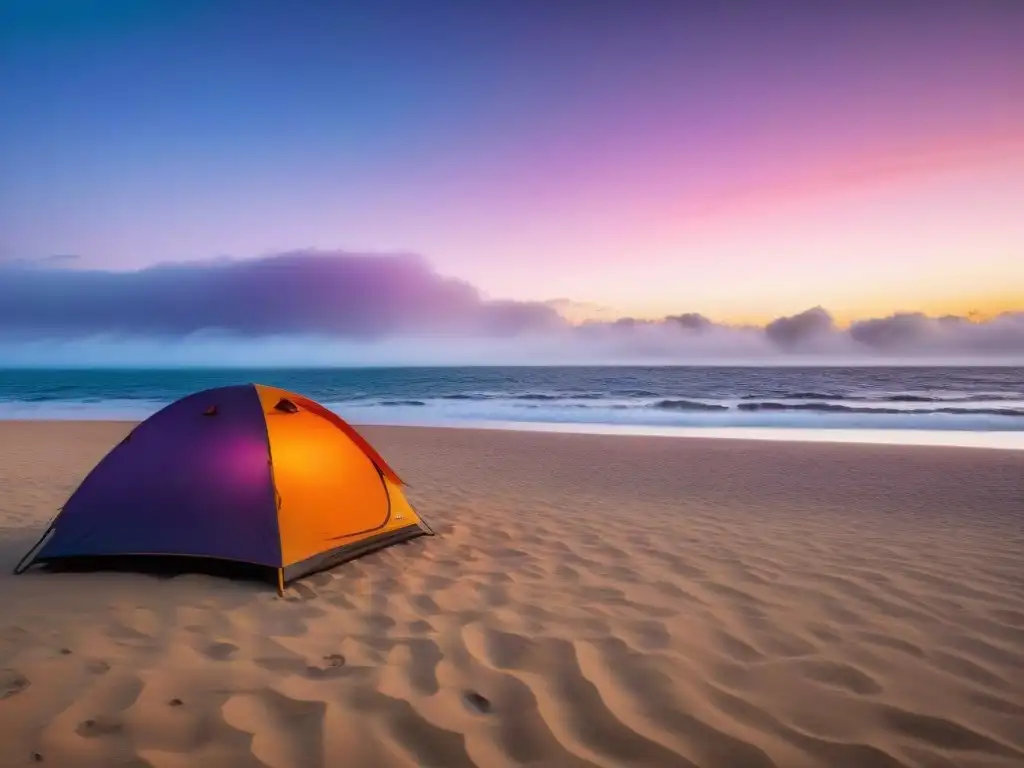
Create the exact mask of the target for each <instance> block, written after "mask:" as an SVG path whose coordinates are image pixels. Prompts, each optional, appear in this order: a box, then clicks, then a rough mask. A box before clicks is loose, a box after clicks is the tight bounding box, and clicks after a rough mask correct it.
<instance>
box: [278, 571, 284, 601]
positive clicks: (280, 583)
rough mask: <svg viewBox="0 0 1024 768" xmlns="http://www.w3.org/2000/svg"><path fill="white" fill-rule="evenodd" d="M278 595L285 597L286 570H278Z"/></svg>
mask: <svg viewBox="0 0 1024 768" xmlns="http://www.w3.org/2000/svg"><path fill="white" fill-rule="evenodd" d="M277 594H278V595H280V596H282V597H284V568H278V569H277Z"/></svg>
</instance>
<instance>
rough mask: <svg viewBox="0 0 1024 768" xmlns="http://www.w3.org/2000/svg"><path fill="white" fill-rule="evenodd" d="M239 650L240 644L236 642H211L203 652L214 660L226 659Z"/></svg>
mask: <svg viewBox="0 0 1024 768" xmlns="http://www.w3.org/2000/svg"><path fill="white" fill-rule="evenodd" d="M237 650H238V646H237V645H235V644H234V643H210V645H208V646H206V648H204V649H203V653H205V654H206V655H207V656H208V657H209V658H211V659H213V660H214V661H225V660H227V659H229V658H230V657H231V655H232V654H233V653H234V652H235V651H237Z"/></svg>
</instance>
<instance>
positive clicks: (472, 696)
mask: <svg viewBox="0 0 1024 768" xmlns="http://www.w3.org/2000/svg"><path fill="white" fill-rule="evenodd" d="M462 699H463V701H465V702H466V706H467V707H469V708H470V709H472V710H473V711H474V712H478V713H480V714H481V715H487V714H490V711H491V702H490V700H489V699H487V698H486V697H485V696H482V695H481V694H479V693H477V692H476V691H467V692H466V693H465V694H463V696H462Z"/></svg>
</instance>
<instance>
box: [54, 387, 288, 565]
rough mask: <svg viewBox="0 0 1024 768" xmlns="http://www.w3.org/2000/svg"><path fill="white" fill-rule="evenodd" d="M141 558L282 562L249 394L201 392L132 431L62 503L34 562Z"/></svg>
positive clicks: (266, 457)
mask: <svg viewBox="0 0 1024 768" xmlns="http://www.w3.org/2000/svg"><path fill="white" fill-rule="evenodd" d="M211 406H212V407H214V408H215V409H216V412H215V413H213V414H208V413H207V411H208V409H210V408H211ZM141 554H159V555H193V556H202V557H212V558H221V559H226V560H238V561H242V562H247V563H255V564H260V565H267V566H271V567H275V568H276V567H278V566H280V565H281V542H280V536H279V534H278V525H277V504H276V499H275V493H274V485H273V477H272V473H271V467H270V452H269V449H268V438H267V429H266V422H265V421H264V418H263V409H262V407H261V405H260V400H259V395H258V394H257V392H256V389H255V387H253V386H251V385H244V386H233V387H222V388H219V389H212V390H207V391H205V392H198V393H196V394H194V395H190V396H188V397H185V398H183V399H182V400H179V401H177V402H175V403H173V404H171V405H169V406H167V407H166V408H164V409H163V410H161V411H159V412H158V413H156V414H154V415H153V416H152V417H150V418H149V419H147V420H146V421H144V422H143V423H142V424H140V425H139V426H138V427H136V428H135V430H134V431H133V432H132V433H131V435H129V437H128V438H126V439H125V440H124V441H123V442H121V443H120V444H119V445H118V446H117V447H116V448H114V449H113V450H112V451H111V452H110V453H109V454H108V455H107V456H106V458H104V459H103V461H101V462H100V463H99V464H98V465H97V466H96V468H95V469H94V470H93V471H92V473H91V474H90V475H89V476H88V477H87V478H86V479H85V481H84V482H83V483H82V485H81V486H79V488H78V490H77V491H75V493H74V495H73V496H72V497H71V498H70V499H69V500H68V502H67V504H65V505H64V509H63V511H62V512H61V513H60V515H59V517H58V518H57V520H56V522H55V526H54V529H53V534H52V536H51V537H50V538H49V539H48V540H47V541H46V543H45V544H44V545H43V547H42V549H41V550H40V551H39V553H38V555H37V557H36V560H38V561H45V560H52V559H56V558H61V557H79V556H95V555H141Z"/></svg>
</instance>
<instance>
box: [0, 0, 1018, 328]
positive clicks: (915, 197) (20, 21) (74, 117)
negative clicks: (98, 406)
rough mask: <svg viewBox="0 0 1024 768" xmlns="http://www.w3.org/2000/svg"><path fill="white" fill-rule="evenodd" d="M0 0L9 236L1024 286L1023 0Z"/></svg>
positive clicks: (551, 267)
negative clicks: (846, 0) (369, 0)
mask: <svg viewBox="0 0 1024 768" xmlns="http://www.w3.org/2000/svg"><path fill="white" fill-rule="evenodd" d="M0 9H2V10H0V14H3V16H0V115H2V116H3V118H2V119H0V169H3V170H2V173H0V260H2V261H6V262H8V263H26V262H29V263H33V262H40V263H46V264H48V265H50V266H47V267H46V269H47V271H54V272H56V271H61V272H64V271H69V270H87V271H89V272H90V273H91V274H94V275H100V274H103V273H107V272H111V271H113V272H122V271H132V270H140V269H144V268H146V267H149V266H151V265H153V264H155V263H159V262H168V261H173V262H182V261H185V262H192V261H195V262H201V261H207V260H210V259H213V258H219V257H225V256H229V257H232V258H235V259H250V258H258V257H262V256H266V255H269V254H279V253H289V252H294V251H297V250H301V251H315V252H327V253H355V254H375V253H381V254H396V253H397V254H416V255H417V257H422V259H423V260H424V261H425V262H426V263H427V264H429V268H430V270H432V271H433V272H435V273H436V274H437V275H440V276H443V277H451V278H457V279H458V280H461V281H465V282H466V283H468V284H469V285H471V286H474V287H475V288H476V289H478V291H479V292H480V294H481V296H482V299H481V300H483V301H487V300H490V299H500V300H506V299H507V300H513V301H516V302H527V303H530V302H534V303H540V302H546V303H547V304H546V306H554V307H556V308H557V309H558V311H560V312H562V313H563V314H565V315H566V316H568V317H571V318H573V319H575V320H579V319H584V318H594V319H602V320H609V319H614V318H616V317H619V316H632V317H636V318H659V317H662V316H665V315H673V314H682V313H700V314H702V315H704V316H707V317H710V318H713V319H714V320H715V321H719V322H723V323H730V324H744V323H751V324H762V325H763V324H765V323H767V322H769V321H771V320H773V319H774V318H777V317H780V316H786V315H792V314H796V313H799V312H802V311H804V310H807V309H809V308H811V307H815V306H822V307H825V308H826V309H827V310H828V311H829V312H830V313H831V314H832V316H833V318H834V319H835V321H836V322H837V323H838V324H839V325H841V326H845V325H846V324H848V323H849V322H851V321H854V320H858V319H863V318H874V317H884V316H887V315H890V314H892V313H895V312H923V313H925V314H929V315H941V314H956V315H967V314H968V313H976V314H975V315H974V316H975V317H980V318H987V317H990V316H993V315H996V314H998V313H1000V312H1006V311H1015V310H1024V44H1022V43H1021V41H1022V40H1024V3H1015V2H1000V1H998V0H992V1H986V0H971V1H968V0H964V1H963V2H943V1H942V0H928V1H927V2H926V1H924V0H922V1H920V2H912V1H909V0H908V1H907V2H855V3H822V2H804V3H796V2H722V3H685V2H682V0H680V1H679V2H642V1H641V2H625V1H623V2H601V1H600V0H593V1H592V2H584V1H579V2H577V1H575V0H561V1H560V2H550V1H546V2H541V1H539V0H538V1H531V0H520V1H519V2H493V3H490V2H483V3H480V2H430V3H426V2H404V3H399V2H388V1H385V2H374V3H365V4H362V3H342V2H332V3H328V2H323V3H287V2H264V1H263V0H247V1H246V2H218V1H211V2H191V0H188V1H186V0H178V1H176V2H162V3H157V2H144V0H134V1H133V2H123V3H119V2H112V1H107V2H96V3H91V2H55V1H53V0H20V1H19V0H14V1H11V0H5V2H3V3H2V4H0ZM62 256H74V257H76V258H74V259H58V260H54V257H62ZM2 279H3V278H2V276H0V280H2ZM83 290H84V289H83ZM555 300H557V301H555ZM8 323H14V324H15V325H16V319H15V320H11V319H10V318H8Z"/></svg>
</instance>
